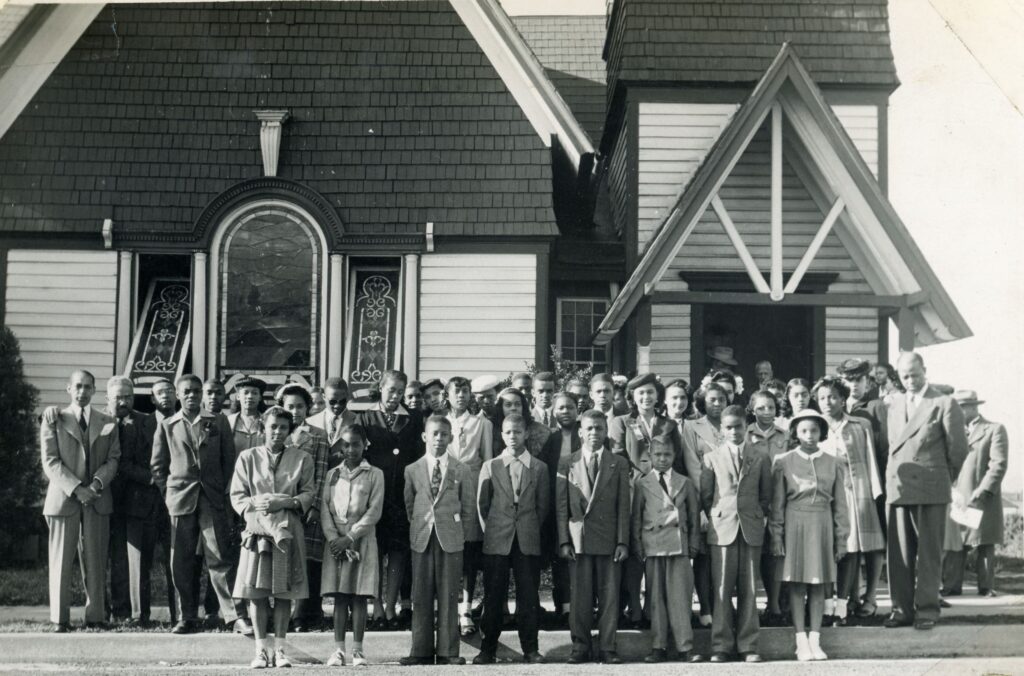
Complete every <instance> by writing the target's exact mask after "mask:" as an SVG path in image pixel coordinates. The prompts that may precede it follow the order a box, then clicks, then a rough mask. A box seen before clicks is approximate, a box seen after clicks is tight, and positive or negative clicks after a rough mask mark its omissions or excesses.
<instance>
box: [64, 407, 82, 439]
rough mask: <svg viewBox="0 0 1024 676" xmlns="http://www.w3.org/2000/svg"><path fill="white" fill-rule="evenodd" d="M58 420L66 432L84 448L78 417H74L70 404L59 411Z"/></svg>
mask: <svg viewBox="0 0 1024 676" xmlns="http://www.w3.org/2000/svg"><path fill="white" fill-rule="evenodd" d="M60 421H61V424H62V425H63V426H64V429H65V430H66V431H67V433H68V434H70V435H71V436H73V437H74V438H75V440H76V441H78V443H79V445H81V446H82V448H83V449H84V448H85V444H83V443H82V428H81V427H79V426H78V419H77V418H75V414H74V413H73V412H72V411H71V407H70V406H69V407H68V408H65V409H64V410H62V411H61V412H60Z"/></svg>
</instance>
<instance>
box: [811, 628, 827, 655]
mask: <svg viewBox="0 0 1024 676" xmlns="http://www.w3.org/2000/svg"><path fill="white" fill-rule="evenodd" d="M807 643H808V644H809V645H810V648H811V655H813V656H814V659H815V660H816V661H821V660H827V659H828V655H826V654H825V651H824V650H822V649H821V634H820V633H819V632H816V631H812V632H810V633H808V634H807Z"/></svg>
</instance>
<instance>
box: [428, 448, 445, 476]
mask: <svg viewBox="0 0 1024 676" xmlns="http://www.w3.org/2000/svg"><path fill="white" fill-rule="evenodd" d="M423 457H424V458H426V459H427V465H428V466H429V467H430V471H431V472H433V471H434V465H435V464H437V463H441V469H442V470H444V469H446V468H447V467H448V453H447V452H445V453H442V454H441V457H439V458H438V457H435V456H433V455H431V454H430V453H429V452H428V453H427V454H426V455H424V456H423Z"/></svg>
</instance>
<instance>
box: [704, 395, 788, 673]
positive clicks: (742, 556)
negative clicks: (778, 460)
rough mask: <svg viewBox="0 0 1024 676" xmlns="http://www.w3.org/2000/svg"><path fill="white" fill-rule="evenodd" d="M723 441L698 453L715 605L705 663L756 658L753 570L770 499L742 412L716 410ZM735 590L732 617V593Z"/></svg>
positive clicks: (766, 465) (765, 462)
mask: <svg viewBox="0 0 1024 676" xmlns="http://www.w3.org/2000/svg"><path fill="white" fill-rule="evenodd" d="M722 435H723V436H724V437H725V443H724V444H722V445H721V446H719V447H718V448H717V449H715V450H714V451H712V452H710V453H708V454H707V455H705V456H704V466H705V468H706V470H705V471H704V473H703V474H702V475H701V490H700V493H701V503H702V505H703V507H704V510H705V511H706V512H707V514H708V520H709V523H708V549H709V550H710V553H711V584H712V586H713V587H714V590H715V606H714V610H713V611H712V621H711V651H712V655H711V661H712V662H727V661H728V660H729V659H730V655H731V653H732V652H733V649H734V648H735V650H736V652H738V653H739V656H740V658H741V659H742V660H743V661H745V662H760V661H761V657H760V655H759V654H758V652H757V637H758V632H759V630H760V625H759V623H758V619H757V570H758V566H759V564H760V561H761V546H762V545H763V544H764V527H765V515H766V514H767V513H768V508H769V506H770V505H771V501H772V481H771V461H770V460H769V459H768V454H767V452H765V451H764V450H763V448H761V447H758V446H755V445H753V444H748V443H746V437H747V425H746V411H744V409H743V408H742V407H741V406H735V405H734V406H728V407H726V409H725V410H724V411H722ZM733 593H735V594H736V617H735V618H734V616H733V606H732V596H733Z"/></svg>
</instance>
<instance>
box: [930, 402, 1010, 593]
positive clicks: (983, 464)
mask: <svg viewBox="0 0 1024 676" xmlns="http://www.w3.org/2000/svg"><path fill="white" fill-rule="evenodd" d="M953 399H955V400H956V402H957V403H958V404H960V408H962V409H963V411H964V418H966V419H967V443H968V446H969V447H968V451H967V459H966V460H965V461H964V464H963V468H961V470H960V475H959V477H957V480H956V485H955V486H954V487H953V490H954V491H955V492H956V493H957V494H958V495H959V498H960V499H961V500H962V501H963V504H965V505H967V506H968V507H973V508H974V509H980V510H981V511H982V515H981V525H980V526H979V527H978V528H966V527H965V528H963V540H964V545H965V546H966V547H968V548H971V549H974V550H975V551H976V552H977V557H978V558H977V565H976V568H977V571H978V594H979V595H981V596H995V595H996V592H995V590H994V589H993V588H992V586H993V583H994V582H995V579H994V578H995V557H996V552H995V549H996V545H1001V544H1003V496H1002V490H1001V486H1002V483H1003V477H1004V476H1006V461H1007V459H1008V458H1007V456H1008V454H1009V441H1008V440H1007V436H1006V428H1005V427H1003V426H1002V425H1000V424H999V423H997V422H992V421H991V420H986V419H985V418H983V417H982V416H981V414H980V413H979V412H978V406H980V405H981V404H984V403H985V402H984V401H981V400H979V399H978V393H977V392H975V391H974V390H958V391H956V392H954V393H953ZM954 526H955V527H958V528H959V525H958V524H955V523H952V522H947V524H946V527H947V528H950V527H954ZM966 563H967V552H966V551H965V550H964V549H961V550H960V551H956V552H953V551H947V552H946V554H945V558H944V560H943V564H942V565H943V571H942V594H943V596H959V595H960V594H962V593H963V585H964V565H965V564H966Z"/></svg>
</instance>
